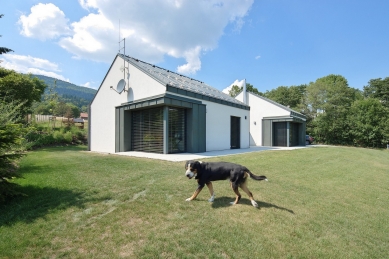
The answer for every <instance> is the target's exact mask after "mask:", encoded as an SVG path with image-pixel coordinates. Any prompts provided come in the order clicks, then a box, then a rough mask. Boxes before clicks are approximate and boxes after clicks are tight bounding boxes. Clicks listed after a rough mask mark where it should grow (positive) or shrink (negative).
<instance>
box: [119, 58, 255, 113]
mask: <svg viewBox="0 0 389 259" xmlns="http://www.w3.org/2000/svg"><path fill="white" fill-rule="evenodd" d="M118 56H120V57H121V58H123V59H125V60H126V61H127V62H129V63H130V64H131V65H133V66H135V67H137V68H138V69H140V70H142V71H143V72H144V73H146V74H147V75H149V76H150V77H152V78H154V79H155V80H157V81H158V82H160V83H161V84H163V85H165V86H168V85H169V86H172V87H176V88H178V89H183V90H186V91H190V92H193V93H198V94H202V95H205V96H209V97H212V98H216V99H219V100H223V101H227V102H231V103H235V104H239V105H243V106H247V107H249V106H248V105H246V104H244V103H242V102H240V101H238V100H236V99H235V98H233V97H231V96H229V95H228V94H225V93H223V92H222V91H219V90H217V89H215V88H213V87H211V86H209V85H207V84H205V83H204V82H201V81H198V80H196V79H193V78H190V77H187V76H184V75H180V74H177V73H175V72H172V71H170V70H166V69H164V68H161V67H158V66H155V65H152V64H149V63H146V62H144V61H141V60H139V59H135V58H132V57H129V56H125V55H123V54H118Z"/></svg>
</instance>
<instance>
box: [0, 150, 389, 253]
mask: <svg viewBox="0 0 389 259" xmlns="http://www.w3.org/2000/svg"><path fill="white" fill-rule="evenodd" d="M204 161H229V162H235V163H240V164H243V165H245V166H247V167H248V168H249V169H250V170H251V171H252V172H253V173H255V174H257V175H266V176H267V177H268V178H269V182H264V181H261V182H257V181H254V180H251V179H250V180H249V188H250V190H251V191H252V192H253V194H254V198H255V199H256V200H257V201H258V204H259V208H258V209H257V208H254V207H253V206H251V204H250V201H249V199H248V197H247V196H246V195H245V193H243V192H242V200H241V203H240V204H238V205H235V206H230V205H229V202H230V201H233V199H234V193H233V192H232V190H231V189H230V186H229V183H228V182H227V181H219V182H215V183H214V188H215V192H216V199H215V202H214V203H209V202H208V201H207V199H208V198H209V193H208V190H207V189H206V188H204V190H203V191H202V192H201V193H200V195H199V196H198V198H197V200H195V201H191V202H186V201H185V199H186V198H188V197H190V196H191V195H192V193H193V192H194V190H195V189H196V187H197V184H196V182H195V180H193V179H192V180H188V179H186V177H185V176H184V172H185V170H184V163H183V162H166V161H159V160H150V159H142V158H133V157H123V156H117V155H103V154H97V153H91V152H86V151H85V147H68V148H47V149H41V150H38V151H33V152H30V153H29V154H28V156H27V157H25V158H23V160H22V162H21V172H22V173H23V176H24V177H25V178H24V179H18V180H17V182H18V183H19V184H20V185H21V188H20V189H21V191H23V192H25V193H26V194H27V195H28V196H27V197H20V198H17V199H16V200H14V201H12V202H10V203H8V204H6V205H1V206H0V258H23V259H28V258H388V256H389V252H388V251H389V222H388V221H389V206H388V205H389V152H388V151H387V150H371V149H361V148H346V147H317V148H306V149H299V150H292V151H266V152H257V153H250V154H243V155H235V156H227V157H219V158H212V159H205V160H204Z"/></svg>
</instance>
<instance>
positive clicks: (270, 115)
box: [236, 90, 306, 147]
mask: <svg viewBox="0 0 389 259" xmlns="http://www.w3.org/2000/svg"><path fill="white" fill-rule="evenodd" d="M244 96H246V100H244ZM236 99H237V100H240V101H242V102H243V101H245V103H246V104H247V105H249V106H250V145H251V146H286V147H290V146H304V145H305V131H306V117H305V116H304V115H303V114H301V113H298V112H296V111H294V110H292V109H290V108H288V107H285V106H283V105H281V104H279V103H277V102H274V101H272V100H269V99H267V98H265V97H262V96H259V95H256V94H254V93H251V92H247V93H246V92H245V90H243V91H242V92H241V93H240V94H238V96H236Z"/></svg>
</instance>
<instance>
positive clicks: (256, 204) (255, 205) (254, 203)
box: [251, 200, 258, 208]
mask: <svg viewBox="0 0 389 259" xmlns="http://www.w3.org/2000/svg"><path fill="white" fill-rule="evenodd" d="M251 204H252V205H253V206H254V207H255V208H258V203H256V202H255V201H254V200H252V201H251Z"/></svg>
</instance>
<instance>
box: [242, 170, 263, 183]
mask: <svg viewBox="0 0 389 259" xmlns="http://www.w3.org/2000/svg"><path fill="white" fill-rule="evenodd" d="M247 173H248V174H249V175H250V178H252V179H254V180H257V181H262V180H265V181H268V180H267V177H266V176H264V175H255V174H253V173H252V172H250V171H249V170H247Z"/></svg>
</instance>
